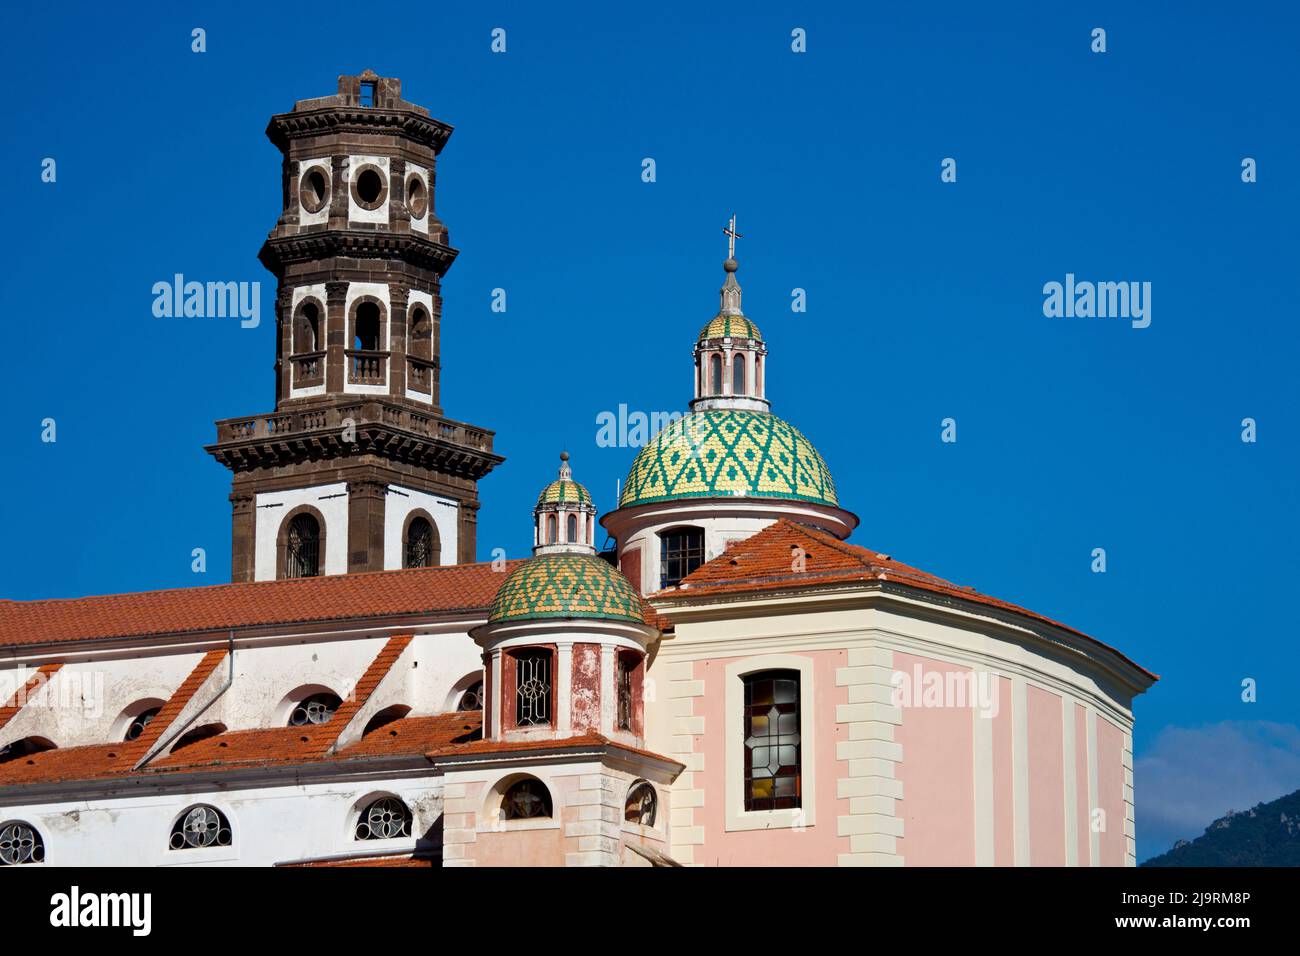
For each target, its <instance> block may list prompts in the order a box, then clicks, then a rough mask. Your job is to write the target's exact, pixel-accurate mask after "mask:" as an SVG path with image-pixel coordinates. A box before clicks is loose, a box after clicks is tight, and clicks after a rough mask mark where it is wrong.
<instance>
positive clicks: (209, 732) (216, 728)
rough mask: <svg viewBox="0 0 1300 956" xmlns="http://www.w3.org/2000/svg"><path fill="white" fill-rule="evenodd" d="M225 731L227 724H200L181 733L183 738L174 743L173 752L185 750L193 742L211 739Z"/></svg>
mask: <svg viewBox="0 0 1300 956" xmlns="http://www.w3.org/2000/svg"><path fill="white" fill-rule="evenodd" d="M225 732H226V725H225V724H221V723H217V724H200V725H199V726H198V727H194V728H192V729H190V730H187V731H185V733H183V734H182V735H181V739H180V740H178V741H176V743H174V744H172V753H176V751H178V750H184V749H185V748H186V747H188V746H190V745H191V744H197V743H199V742H200V741H203V740H209V739H210V738H212V737H216V736H218V735H220V734H224V733H225Z"/></svg>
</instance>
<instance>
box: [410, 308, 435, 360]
mask: <svg viewBox="0 0 1300 956" xmlns="http://www.w3.org/2000/svg"><path fill="white" fill-rule="evenodd" d="M432 330H433V325H432V323H431V322H430V321H429V313H428V312H427V311H426V310H425V308H424V306H422V305H417V306H415V307H414V308H413V309H411V325H410V329H409V332H408V334H409V335H410V339H411V344H410V345H409V346H408V347H407V352H408V353H409V354H411V355H413V356H415V357H416V358H420V359H427V358H429V356H430V355H431V354H432V352H433V349H432V342H433V338H432V336H433V331H432Z"/></svg>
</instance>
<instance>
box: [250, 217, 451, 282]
mask: <svg viewBox="0 0 1300 956" xmlns="http://www.w3.org/2000/svg"><path fill="white" fill-rule="evenodd" d="M458 254H459V253H458V250H456V249H453V248H452V247H451V246H447V245H444V244H443V243H441V242H435V241H433V240H432V239H426V238H425V237H424V236H422V235H419V234H417V233H393V232H364V231H360V230H351V229H322V230H320V231H318V232H301V233H297V234H296V235H287V236H277V235H274V234H273V235H271V236H270V237H269V238H268V239H267V240H266V242H265V243H264V244H263V246H262V251H261V252H259V253H258V254H257V258H258V259H259V260H260V261H261V263H262V265H264V266H266V268H267V269H269V270H270V271H271V272H273V273H275V274H276V275H277V276H281V275H282V270H283V268H284V267H285V266H286V265H290V264H292V263H297V262H313V261H316V260H319V259H329V258H332V257H334V256H346V257H347V258H350V259H401V260H403V261H405V262H409V263H411V264H412V265H415V266H419V267H421V268H425V269H432V270H433V271H434V272H436V273H437V274H438V276H439V277H441V276H443V275H445V274H446V272H447V270H448V269H450V268H451V264H452V263H453V262H455V261H456V256H457V255H458Z"/></svg>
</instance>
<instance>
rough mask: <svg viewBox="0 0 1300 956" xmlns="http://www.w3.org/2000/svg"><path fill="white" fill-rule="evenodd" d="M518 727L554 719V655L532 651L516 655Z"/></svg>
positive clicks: (541, 650) (545, 722)
mask: <svg viewBox="0 0 1300 956" xmlns="http://www.w3.org/2000/svg"><path fill="white" fill-rule="evenodd" d="M514 656H515V724H516V725H517V726H519V727H531V726H535V725H539V724H547V723H550V720H551V652H550V651H548V650H546V649H544V648H529V649H526V650H522V651H518V652H517V653H516V654H515V655H514Z"/></svg>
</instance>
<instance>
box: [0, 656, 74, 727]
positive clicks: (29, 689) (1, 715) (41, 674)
mask: <svg viewBox="0 0 1300 956" xmlns="http://www.w3.org/2000/svg"><path fill="white" fill-rule="evenodd" d="M62 666H63V665H62V664H42V665H41V666H40V667H38V668H36V671H35V672H34V673H33V674H32V676H31V677H29V678H27V682H26V683H25V684H23V686H22V687H20V688H18V690H16V691H14V695H13V697H11V698H9V703H7V704H5V705H4V706H3V707H0V730H3V729H4V726H5V724H7V723H9V721H11V720H13V719H14V717H15V716H16V715H17V714H18V711H20V710H22V709H23V705H24V704H26V703H27V701H28V700H29V699H30V698H31V696H32V693H33V692H34V691H35V690H36V689H37V688H38V687H41V686H42V685H44V684H45V683H46V682H47V681H49V679H50V678H51V677H53V676H54V675H55V674H57V673H58V671H59V668H61V667H62Z"/></svg>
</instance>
